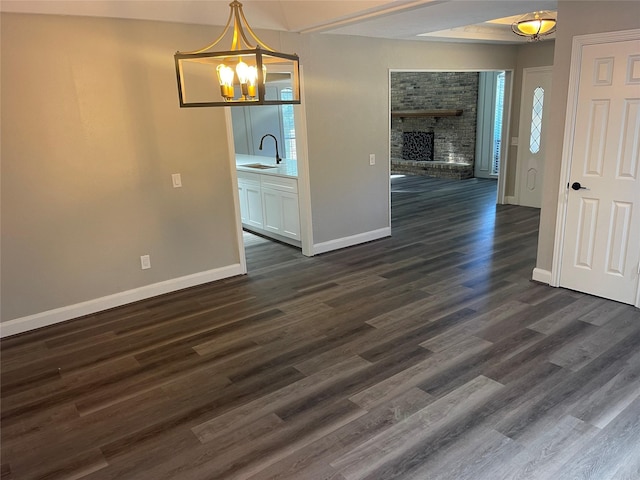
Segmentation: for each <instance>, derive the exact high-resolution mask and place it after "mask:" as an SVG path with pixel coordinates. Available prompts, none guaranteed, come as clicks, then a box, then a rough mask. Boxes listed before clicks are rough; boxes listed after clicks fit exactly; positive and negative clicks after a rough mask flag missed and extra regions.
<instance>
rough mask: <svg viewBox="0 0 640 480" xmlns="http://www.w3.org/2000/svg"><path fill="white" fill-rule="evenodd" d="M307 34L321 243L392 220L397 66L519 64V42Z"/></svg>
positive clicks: (311, 138) (308, 106) (497, 66)
mask: <svg viewBox="0 0 640 480" xmlns="http://www.w3.org/2000/svg"><path fill="white" fill-rule="evenodd" d="M303 38H304V39H305V40H306V41H308V46H309V50H308V52H307V56H305V57H302V56H301V58H302V61H303V64H304V72H305V84H306V92H307V93H306V99H305V100H306V110H307V126H308V132H309V133H308V134H309V172H310V177H311V184H310V188H311V201H312V212H313V232H314V241H315V242H316V243H318V242H325V241H329V240H332V239H336V238H342V237H347V236H350V235H356V234H358V233H362V232H367V231H371V230H375V229H380V228H384V227H387V226H388V225H389V218H388V216H389V177H388V173H389V126H390V123H389V70H390V69H391V70H451V71H454V70H467V71H473V70H509V69H513V68H515V63H516V52H517V47H514V46H496V45H469V44H447V43H439V42H433V43H431V42H418V41H416V42H407V41H391V40H382V39H375V38H364V37H345V36H338V35H311V36H308V37H306V36H305V37H303ZM370 153H375V154H376V159H377V163H376V165H375V166H373V167H371V166H369V154H370Z"/></svg>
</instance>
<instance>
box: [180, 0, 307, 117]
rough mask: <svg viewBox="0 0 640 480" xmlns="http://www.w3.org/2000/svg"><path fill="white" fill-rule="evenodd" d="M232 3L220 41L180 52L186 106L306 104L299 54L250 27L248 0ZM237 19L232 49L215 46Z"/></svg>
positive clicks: (181, 95)
mask: <svg viewBox="0 0 640 480" xmlns="http://www.w3.org/2000/svg"><path fill="white" fill-rule="evenodd" d="M229 7H230V8H231V11H230V13H229V19H228V20H227V24H226V26H225V27H224V30H223V31H222V33H221V34H220V36H219V37H218V38H217V39H216V40H214V41H213V42H212V43H211V44H209V45H207V46H206V47H204V48H201V49H199V50H194V51H192V52H176V54H175V55H174V59H175V64H176V76H177V79H178V97H179V99H180V107H227V106H233V105H290V104H297V103H300V74H299V62H300V59H299V58H298V56H297V55H296V54H287V53H280V52H276V51H275V50H273V49H272V48H270V47H269V46H267V45H266V44H265V43H264V42H263V41H261V40H260V39H259V38H258V37H257V36H256V34H255V33H254V32H253V30H251V27H250V26H249V24H248V22H247V19H246V18H245V16H244V13H243V11H242V3H240V2H238V1H233V2H231V3H230V4H229ZM232 24H233V33H232V35H230V36H231V47H230V48H229V50H225V51H218V52H214V51H212V49H213V48H214V47H215V46H216V45H218V44H219V43H220V42H221V41H222V40H223V39H224V38H225V36H227V33H229V31H230V28H231V25H232ZM245 30H246V31H247V32H248V33H249V36H250V38H251V39H252V40H253V41H255V45H252V44H251V43H250V40H249V37H247V34H246V33H245Z"/></svg>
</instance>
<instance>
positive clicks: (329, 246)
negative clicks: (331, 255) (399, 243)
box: [313, 227, 391, 255]
mask: <svg viewBox="0 0 640 480" xmlns="http://www.w3.org/2000/svg"><path fill="white" fill-rule="evenodd" d="M390 236H391V227H386V228H380V229H378V230H372V231H370V232H365V233H359V234H358V235H352V236H350V237H343V238H337V239H335V240H329V241H328V242H322V243H315V244H314V245H313V254H314V255H318V254H320V253H326V252H331V251H333V250H339V249H341V248H346V247H352V246H354V245H358V244H360V243H366V242H371V241H373V240H378V239H380V238H384V237H390Z"/></svg>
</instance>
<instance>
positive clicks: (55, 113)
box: [1, 14, 239, 321]
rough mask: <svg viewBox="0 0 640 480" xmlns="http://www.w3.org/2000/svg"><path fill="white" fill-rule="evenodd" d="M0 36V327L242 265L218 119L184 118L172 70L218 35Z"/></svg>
mask: <svg viewBox="0 0 640 480" xmlns="http://www.w3.org/2000/svg"><path fill="white" fill-rule="evenodd" d="M1 22H2V23H1V29H2V31H1V35H2V37H1V40H2V59H1V62H2V64H1V67H2V77H1V80H2V94H1V95H2V96H1V101H2V113H1V121H2V146H1V154H2V190H1V192H2V198H1V204H2V205H1V207H2V225H1V229H2V270H1V275H2V291H1V295H2V302H1V303H2V320H3V321H7V320H11V319H15V318H18V317H23V316H28V315H31V314H35V313H40V312H44V311H48V310H52V309H56V308H59V307H64V306H69V305H74V304H77V303H80V302H84V301H88V300H92V299H96V298H101V297H103V296H108V295H112V294H116V293H119V292H123V291H128V290H131V289H135V288H138V287H142V286H145V285H151V284H154V283H157V282H162V281H166V280H170V279H174V278H178V277H182V276H186V275H190V274H194V273H198V272H203V271H208V270H213V269H216V268H220V267H225V266H228V265H231V264H237V263H238V262H239V252H238V249H237V243H236V230H235V225H236V223H235V215H234V208H233V196H232V184H231V176H230V166H229V161H228V153H227V140H226V132H225V119H224V111H223V110H222V109H211V108H209V109H180V108H179V106H178V98H177V88H176V78H175V68H174V64H173V54H174V53H175V51H176V50H177V49H181V48H182V49H185V50H186V49H193V48H196V47H198V46H202V45H204V44H206V43H207V42H208V41H209V40H210V38H211V29H210V28H205V27H198V26H193V25H180V24H171V23H159V22H143V21H126V20H113V19H97V18H88V17H64V16H45V15H42V16H40V15H20V14H2V16H1ZM177 172H179V173H181V174H182V183H183V185H184V186H183V187H182V188H180V189H174V188H172V185H171V174H172V173H177ZM143 254H150V255H151V263H152V268H151V269H150V270H144V271H143V270H141V269H140V255H143Z"/></svg>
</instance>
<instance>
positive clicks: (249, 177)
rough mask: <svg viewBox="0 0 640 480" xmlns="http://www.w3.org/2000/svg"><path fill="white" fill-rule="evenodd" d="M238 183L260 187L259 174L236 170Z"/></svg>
mask: <svg viewBox="0 0 640 480" xmlns="http://www.w3.org/2000/svg"><path fill="white" fill-rule="evenodd" d="M236 173H237V176H238V182H244V183H249V184H254V185H260V174H259V173H249V172H242V171H240V170H238V171H237V172H236Z"/></svg>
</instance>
